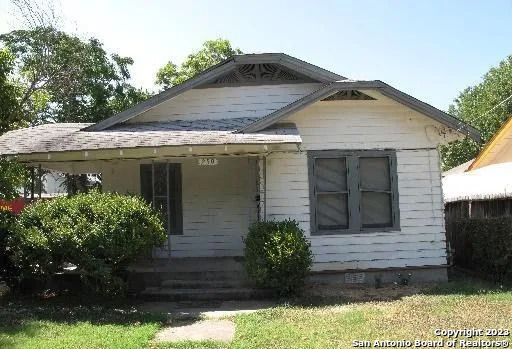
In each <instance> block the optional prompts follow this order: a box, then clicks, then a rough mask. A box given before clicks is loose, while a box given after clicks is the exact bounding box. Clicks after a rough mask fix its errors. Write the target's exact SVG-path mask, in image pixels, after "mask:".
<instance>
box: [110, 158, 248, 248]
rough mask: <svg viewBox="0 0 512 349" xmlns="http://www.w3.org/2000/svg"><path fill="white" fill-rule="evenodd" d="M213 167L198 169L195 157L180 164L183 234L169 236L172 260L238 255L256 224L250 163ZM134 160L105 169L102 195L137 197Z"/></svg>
mask: <svg viewBox="0 0 512 349" xmlns="http://www.w3.org/2000/svg"><path fill="white" fill-rule="evenodd" d="M218 160H219V164H218V165H217V166H201V167H200V166H198V164H197V159H196V158H190V159H176V160H170V161H171V162H179V163H181V164H182V177H183V186H182V190H183V235H171V255H172V256H174V257H214V256H241V255H243V247H244V244H243V240H242V238H243V236H244V235H245V234H246V233H247V230H248V227H249V224H250V223H251V222H253V221H255V220H256V219H257V204H256V201H255V197H256V193H257V190H258V188H257V182H256V176H257V172H256V171H257V170H256V161H257V160H256V159H254V158H243V157H235V158H226V157H221V158H219V159H218ZM139 164H140V162H139V161H121V162H118V163H115V164H114V163H113V164H112V165H105V167H104V169H103V170H104V176H103V181H104V186H103V189H104V190H105V191H117V192H123V193H131V194H139V193H140V185H139V176H140V175H139Z"/></svg>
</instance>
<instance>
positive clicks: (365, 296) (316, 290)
mask: <svg viewBox="0 0 512 349" xmlns="http://www.w3.org/2000/svg"><path fill="white" fill-rule="evenodd" d="M435 285H436V284H434V283H424V284H414V285H407V286H401V285H384V286H382V287H380V288H375V286H371V285H350V286H347V285H343V286H340V285H320V284H318V285H308V286H307V287H306V288H305V289H304V292H303V294H302V297H301V298H303V299H304V300H307V299H314V300H317V301H322V300H324V301H325V302H328V301H329V300H337V301H343V302H346V303H360V302H371V301H391V300H396V299H400V298H402V297H407V296H411V295H415V294H420V293H425V292H426V291H428V290H430V289H432V287H434V286H435Z"/></svg>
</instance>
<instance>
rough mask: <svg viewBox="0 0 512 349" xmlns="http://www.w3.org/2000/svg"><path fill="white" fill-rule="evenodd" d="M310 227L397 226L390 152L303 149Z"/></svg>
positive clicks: (328, 230) (320, 230)
mask: <svg viewBox="0 0 512 349" xmlns="http://www.w3.org/2000/svg"><path fill="white" fill-rule="evenodd" d="M308 158H309V161H308V165H309V182H310V207H311V233H312V234H313V235H322V234H343V233H358V232H365V231H385V230H398V229H399V228H400V227H399V224H400V217H399V209H398V189H397V188H398V184H397V174H396V153H395V152H394V151H391V150H371V151H370V150H354V151H341V150H339V151H338V150H326V151H310V152H308Z"/></svg>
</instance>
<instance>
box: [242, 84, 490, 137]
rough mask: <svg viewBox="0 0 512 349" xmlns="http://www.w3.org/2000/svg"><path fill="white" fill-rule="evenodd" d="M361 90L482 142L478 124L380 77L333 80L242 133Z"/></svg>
mask: <svg viewBox="0 0 512 349" xmlns="http://www.w3.org/2000/svg"><path fill="white" fill-rule="evenodd" d="M361 90H377V91H378V92H380V93H381V94H382V95H384V96H386V97H389V98H391V99H393V100H395V101H397V102H399V103H401V104H403V105H405V106H407V107H409V108H411V109H413V110H416V111H417V112H420V113H422V114H424V115H426V116H428V117H430V118H432V119H434V120H436V121H438V122H440V123H441V124H444V125H446V126H448V127H450V128H452V129H454V130H457V131H458V132H461V133H463V134H465V135H467V136H469V137H471V138H472V139H474V140H476V141H480V138H481V137H480V132H479V131H478V130H477V129H475V128H474V127H472V126H470V125H468V124H466V123H464V122H463V121H461V120H459V119H457V118H456V117H454V116H452V115H450V114H448V113H445V112H443V111H442V110H439V109H437V108H435V107H433V106H431V105H430V104H427V103H425V102H422V101H420V100H418V99H416V98H414V97H412V96H410V95H408V94H406V93H404V92H402V91H399V90H397V89H396V88H394V87H392V86H390V85H388V84H385V83H384V82H382V81H379V80H371V81H356V80H348V79H346V80H342V81H335V82H332V83H329V84H327V85H325V86H323V87H321V88H320V89H318V90H316V91H314V92H312V93H310V94H309V95H306V96H304V97H303V98H301V99H298V100H296V101H295V102H293V103H290V104H288V105H287V106H285V107H283V108H281V109H279V110H276V111H275V112H273V113H271V114H269V115H267V116H265V117H263V118H261V119H259V120H257V121H255V122H253V123H252V124H250V125H248V126H246V127H244V128H242V129H241V130H239V131H238V132H256V131H259V130H262V129H264V128H266V127H268V126H269V125H271V124H273V123H275V122H277V121H279V120H281V119H283V118H285V117H286V116H288V115H290V114H292V113H295V112H297V111H299V110H301V109H303V108H305V107H307V106H309V105H311V104H313V103H315V102H317V101H320V100H323V99H326V98H329V97H330V96H333V95H335V94H337V93H339V92H341V91H357V92H358V93H359V95H360V94H361V92H360V91H361Z"/></svg>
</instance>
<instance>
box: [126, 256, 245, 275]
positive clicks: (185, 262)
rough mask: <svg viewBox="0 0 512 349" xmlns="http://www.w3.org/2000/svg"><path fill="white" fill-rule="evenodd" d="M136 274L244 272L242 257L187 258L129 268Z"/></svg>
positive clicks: (150, 261) (168, 259)
mask: <svg viewBox="0 0 512 349" xmlns="http://www.w3.org/2000/svg"><path fill="white" fill-rule="evenodd" d="M129 270H130V271H134V272H200V271H243V270H244V264H243V258H241V257H211V258H210V257H204V258H202V257H201V258H200V257H197V258H196V257H186V258H165V259H153V260H149V261H144V262H138V263H135V264H133V265H132V266H130V267H129Z"/></svg>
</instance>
